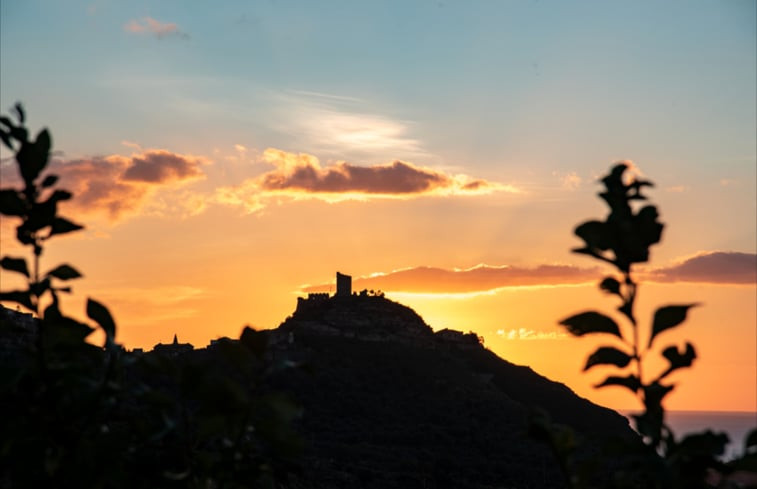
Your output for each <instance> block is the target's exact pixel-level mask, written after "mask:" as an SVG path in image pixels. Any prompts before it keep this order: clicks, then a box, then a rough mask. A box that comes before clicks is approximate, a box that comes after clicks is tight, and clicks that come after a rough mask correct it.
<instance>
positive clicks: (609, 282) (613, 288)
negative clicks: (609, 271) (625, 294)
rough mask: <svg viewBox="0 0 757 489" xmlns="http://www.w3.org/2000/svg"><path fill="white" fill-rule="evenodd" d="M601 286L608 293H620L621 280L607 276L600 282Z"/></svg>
mask: <svg viewBox="0 0 757 489" xmlns="http://www.w3.org/2000/svg"><path fill="white" fill-rule="evenodd" d="M599 288H600V289H602V290H604V291H605V292H607V293H610V294H615V295H620V282H618V281H617V279H615V278H613V277H605V279H604V280H602V282H600V283H599Z"/></svg>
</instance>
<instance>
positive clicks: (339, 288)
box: [336, 272, 352, 297]
mask: <svg viewBox="0 0 757 489" xmlns="http://www.w3.org/2000/svg"><path fill="white" fill-rule="evenodd" d="M351 295H352V277H350V276H349V275H343V274H341V273H339V272H336V297H350V296H351Z"/></svg>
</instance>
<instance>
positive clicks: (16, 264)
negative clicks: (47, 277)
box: [0, 256, 29, 277]
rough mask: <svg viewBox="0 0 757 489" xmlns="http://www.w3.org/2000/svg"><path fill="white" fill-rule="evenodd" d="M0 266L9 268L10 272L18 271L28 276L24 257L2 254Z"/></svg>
mask: <svg viewBox="0 0 757 489" xmlns="http://www.w3.org/2000/svg"><path fill="white" fill-rule="evenodd" d="M0 267H2V268H4V269H6V270H10V271H12V272H18V273H21V274H23V275H25V276H26V277H29V268H27V266H26V259H24V258H13V257H11V256H4V257H3V259H2V260H0Z"/></svg>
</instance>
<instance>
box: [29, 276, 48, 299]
mask: <svg viewBox="0 0 757 489" xmlns="http://www.w3.org/2000/svg"><path fill="white" fill-rule="evenodd" d="M49 289H50V279H49V278H44V279H42V280H40V281H39V282H37V283H34V284H31V286H30V287H29V290H31V292H32V294H34V295H36V296H37V297H41V296H42V294H44V293H45V292H46V291H47V290H49Z"/></svg>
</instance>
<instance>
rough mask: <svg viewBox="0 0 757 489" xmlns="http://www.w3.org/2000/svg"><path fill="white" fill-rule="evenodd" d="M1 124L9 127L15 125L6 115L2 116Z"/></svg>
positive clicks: (0, 118) (0, 117)
mask: <svg viewBox="0 0 757 489" xmlns="http://www.w3.org/2000/svg"><path fill="white" fill-rule="evenodd" d="M0 124H2V125H4V126H5V127H7V128H9V129H10V128H11V127H13V126H14V124H13V122H11V120H10V119H8V118H7V117H5V116H4V115H3V116H0Z"/></svg>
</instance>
